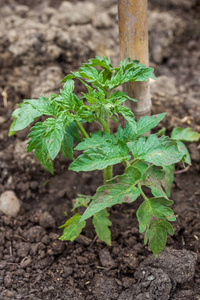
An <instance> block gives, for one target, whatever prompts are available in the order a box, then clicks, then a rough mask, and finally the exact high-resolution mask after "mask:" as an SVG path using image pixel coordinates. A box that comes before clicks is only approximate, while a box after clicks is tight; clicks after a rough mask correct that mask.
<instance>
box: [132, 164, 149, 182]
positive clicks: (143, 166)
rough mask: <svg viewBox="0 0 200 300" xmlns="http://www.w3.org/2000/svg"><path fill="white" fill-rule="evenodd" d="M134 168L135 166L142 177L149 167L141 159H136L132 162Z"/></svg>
mask: <svg viewBox="0 0 200 300" xmlns="http://www.w3.org/2000/svg"><path fill="white" fill-rule="evenodd" d="M133 166H134V168H137V169H138V170H139V171H140V173H141V178H143V175H144V173H145V171H146V170H147V169H148V168H149V165H148V164H147V163H145V162H143V161H141V160H137V161H135V162H134V164H133Z"/></svg>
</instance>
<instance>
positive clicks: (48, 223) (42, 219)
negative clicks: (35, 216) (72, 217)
mask: <svg viewBox="0 0 200 300" xmlns="http://www.w3.org/2000/svg"><path fill="white" fill-rule="evenodd" d="M39 224H40V226H42V227H44V228H45V229H46V228H53V227H55V224H56V222H55V220H54V218H53V217H52V215H50V214H49V213H48V212H47V211H45V212H44V213H42V214H41V215H40V216H39Z"/></svg>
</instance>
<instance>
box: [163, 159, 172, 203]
mask: <svg viewBox="0 0 200 300" xmlns="http://www.w3.org/2000/svg"><path fill="white" fill-rule="evenodd" d="M163 170H164V172H165V177H164V178H163V179H162V186H163V187H164V189H165V192H166V194H167V196H168V197H170V194H171V187H172V183H173V181H174V171H175V165H174V164H172V165H169V166H163Z"/></svg>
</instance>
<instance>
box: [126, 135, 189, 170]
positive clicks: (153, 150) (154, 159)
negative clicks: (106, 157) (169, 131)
mask: <svg viewBox="0 0 200 300" xmlns="http://www.w3.org/2000/svg"><path fill="white" fill-rule="evenodd" d="M128 146H129V148H130V150H131V151H132V154H133V156H134V157H135V158H138V159H140V160H145V161H147V162H149V163H152V164H154V165H156V166H163V165H164V166H167V165H171V164H172V163H177V162H179V161H180V160H181V159H182V158H183V157H184V156H185V154H184V153H183V152H182V151H179V148H178V147H177V142H176V141H174V140H171V139H170V138H169V137H166V136H162V137H161V138H158V137H157V135H156V134H152V135H150V136H149V137H148V138H147V140H146V138H145V137H144V136H142V137H141V138H139V139H138V140H137V141H134V142H128Z"/></svg>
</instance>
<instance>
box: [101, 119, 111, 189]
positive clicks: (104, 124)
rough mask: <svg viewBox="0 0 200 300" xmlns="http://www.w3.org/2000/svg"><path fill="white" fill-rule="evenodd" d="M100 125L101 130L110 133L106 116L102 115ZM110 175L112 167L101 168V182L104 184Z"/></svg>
mask: <svg viewBox="0 0 200 300" xmlns="http://www.w3.org/2000/svg"><path fill="white" fill-rule="evenodd" d="M101 125H102V129H103V131H105V132H107V133H109V134H110V127H109V120H108V116H106V115H104V118H103V119H102V122H101ZM112 176H113V167H112V166H107V167H106V168H105V169H104V170H103V182H104V184H106V183H107V181H108V180H111V179H112Z"/></svg>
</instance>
